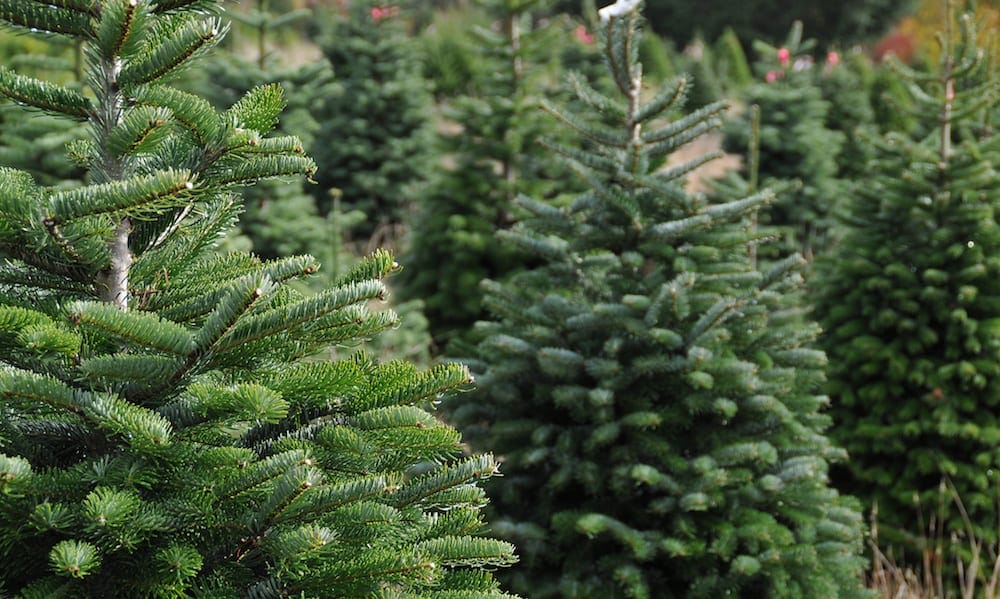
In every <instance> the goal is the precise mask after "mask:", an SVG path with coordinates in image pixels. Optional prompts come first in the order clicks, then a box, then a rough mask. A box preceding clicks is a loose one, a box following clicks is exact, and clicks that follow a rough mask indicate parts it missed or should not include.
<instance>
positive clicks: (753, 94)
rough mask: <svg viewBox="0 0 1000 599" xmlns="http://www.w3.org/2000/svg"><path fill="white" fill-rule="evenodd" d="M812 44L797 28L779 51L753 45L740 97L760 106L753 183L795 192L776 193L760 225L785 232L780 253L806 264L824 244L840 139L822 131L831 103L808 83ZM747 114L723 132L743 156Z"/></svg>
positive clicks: (836, 185) (835, 193)
mask: <svg viewBox="0 0 1000 599" xmlns="http://www.w3.org/2000/svg"><path fill="white" fill-rule="evenodd" d="M814 45H815V43H814V42H813V41H812V40H805V41H803V40H802V25H801V23H797V24H796V25H795V26H794V27H793V28H792V30H791V32H790V33H789V35H788V38H787V39H786V40H785V44H784V45H783V46H782V47H780V48H777V47H774V46H770V45H768V44H765V43H764V42H757V43H756V44H755V46H756V49H757V53H758V56H759V60H758V62H757V63H756V64H755V65H754V67H755V70H756V72H757V75H758V77H759V78H760V79H759V80H758V82H757V83H756V84H755V85H751V86H749V87H747V88H746V89H745V91H744V93H743V95H742V97H741V100H742V101H743V103H744V104H745V105H747V106H751V105H757V106H759V107H760V114H761V124H760V178H761V179H760V180H761V183H762V184H763V185H765V186H775V185H780V184H781V183H782V182H784V183H786V184H787V183H788V182H792V181H797V182H798V185H797V188H796V189H795V190H794V191H791V192H789V193H785V194H782V196H781V197H780V198H779V199H778V201H777V203H776V204H775V205H774V206H771V207H770V208H768V210H766V211H764V212H762V213H761V221H762V222H765V223H770V224H771V225H773V226H775V227H779V228H782V229H784V230H785V231H786V235H785V236H786V240H785V243H784V246H785V248H784V251H785V253H791V252H800V253H802V254H803V255H804V256H805V257H806V259H809V260H811V259H812V257H813V256H814V255H816V254H817V253H819V252H822V251H823V249H824V248H825V247H826V245H827V243H828V241H829V240H828V234H829V229H830V225H831V217H830V214H831V210H832V209H833V206H834V202H836V200H837V197H838V196H839V194H840V191H841V189H840V187H841V186H840V182H839V181H838V180H837V178H836V177H837V172H838V166H837V159H838V156H839V155H840V151H841V146H842V145H843V143H844V136H843V134H842V133H840V132H837V131H832V130H830V129H827V128H826V119H827V114H828V112H829V110H830V105H829V103H828V102H826V101H825V100H824V99H823V96H822V92H821V90H820V88H819V87H818V86H817V85H816V82H815V73H814V66H813V62H812V57H811V56H810V55H809V54H808V52H809V51H810V50H811V49H812V48H813V47H814ZM750 129H751V127H750V116H749V111H746V112H745V113H744V114H743V115H741V116H740V117H739V118H738V119H736V120H732V121H730V123H729V125H728V126H727V128H726V141H725V146H726V149H727V150H729V151H732V152H742V151H743V150H744V149H745V148H746V147H747V144H748V142H749V138H750Z"/></svg>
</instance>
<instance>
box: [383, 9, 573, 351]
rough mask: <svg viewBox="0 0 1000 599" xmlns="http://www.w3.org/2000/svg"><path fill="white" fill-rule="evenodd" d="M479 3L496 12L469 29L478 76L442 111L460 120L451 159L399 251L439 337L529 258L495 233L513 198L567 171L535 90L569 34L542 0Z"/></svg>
mask: <svg viewBox="0 0 1000 599" xmlns="http://www.w3.org/2000/svg"><path fill="white" fill-rule="evenodd" d="M480 4H481V6H482V8H483V9H485V11H486V13H487V14H488V15H489V17H490V19H491V20H492V21H493V23H492V25H493V26H492V27H481V28H477V29H476V30H475V32H474V35H475V38H476V39H477V40H478V48H477V49H476V54H477V57H478V61H479V63H480V65H479V66H478V67H477V69H476V72H478V73H481V74H482V77H481V78H480V79H479V80H478V81H475V82H473V86H474V87H473V89H472V90H471V91H470V93H468V94H466V95H463V96H461V97H459V98H456V99H454V100H453V101H452V102H451V104H450V108H449V109H448V110H447V111H446V116H447V117H448V118H449V119H450V120H452V121H454V122H455V123H456V124H457V125H458V126H459V130H458V131H456V132H455V133H454V134H450V135H447V136H446V137H445V139H444V143H443V146H444V150H445V152H446V153H447V155H449V156H450V157H451V159H452V160H453V161H454V164H453V165H449V166H446V168H444V169H442V170H441V171H440V172H439V173H438V174H437V175H436V176H435V177H434V178H433V179H432V181H431V182H430V184H429V185H428V187H427V188H426V189H425V190H424V191H423V193H422V195H421V200H420V206H419V207H418V209H417V212H416V215H415V220H414V223H413V228H412V234H411V238H410V249H409V251H408V253H407V254H406V256H405V257H404V260H403V262H404V264H405V268H404V270H403V276H402V280H403V283H404V285H403V289H402V291H403V293H404V294H406V295H407V296H408V297H419V298H423V299H424V301H425V303H426V314H427V318H428V320H429V321H430V325H431V333H432V334H433V335H434V337H435V338H436V339H437V340H438V341H439V343H441V344H442V345H444V344H446V343H447V342H449V341H450V340H452V339H453V338H454V337H456V336H458V335H461V334H463V333H467V332H468V329H469V328H470V327H471V326H472V324H473V323H474V322H475V321H476V320H478V319H479V318H481V317H483V316H485V313H484V311H483V309H482V291H481V289H480V287H479V282H480V281H482V280H483V279H484V278H503V277H504V276H506V275H507V274H508V273H510V272H513V271H515V270H519V269H520V268H523V267H524V265H525V263H526V260H528V257H527V256H526V255H525V254H524V253H523V252H520V251H518V250H517V249H516V248H511V247H501V246H499V245H498V244H496V243H495V242H494V234H495V232H496V231H497V230H499V229H506V228H508V227H510V225H511V224H512V222H513V210H514V207H513V199H514V198H515V197H517V195H518V194H519V193H533V194H539V195H542V196H546V195H550V194H554V193H557V191H556V185H555V184H554V183H553V180H558V178H559V177H561V176H563V175H564V171H563V170H562V169H561V166H560V165H558V164H556V163H555V161H554V160H553V159H552V158H551V156H550V154H549V153H548V152H547V151H546V150H545V149H544V148H542V147H541V146H539V145H538V143H537V142H538V139H539V137H541V136H542V135H543V133H544V132H546V131H547V130H551V126H550V124H549V123H548V122H547V121H545V120H543V119H542V115H541V111H540V110H539V108H538V101H539V96H538V91H539V89H542V88H543V87H544V86H545V85H546V84H545V77H546V75H551V73H550V69H547V68H546V62H547V61H549V60H551V57H552V56H553V55H554V54H555V52H554V51H553V48H558V47H559V45H560V44H561V43H565V42H560V41H559V40H558V39H557V38H558V37H567V38H568V37H569V36H571V35H573V34H571V33H570V32H569V31H563V30H562V28H561V27H559V26H558V25H559V24H558V23H556V24H553V25H551V26H549V27H546V28H540V27H537V26H535V25H534V23H535V19H534V18H533V10H534V9H538V8H539V6H540V5H542V4H545V2H541V1H539V0H528V1H523V0H481V1H480ZM570 41H571V44H573V45H579V46H585V45H586V43H585V42H584V41H581V40H570ZM581 51H585V50H582V49H581ZM549 87H551V85H550V86H549Z"/></svg>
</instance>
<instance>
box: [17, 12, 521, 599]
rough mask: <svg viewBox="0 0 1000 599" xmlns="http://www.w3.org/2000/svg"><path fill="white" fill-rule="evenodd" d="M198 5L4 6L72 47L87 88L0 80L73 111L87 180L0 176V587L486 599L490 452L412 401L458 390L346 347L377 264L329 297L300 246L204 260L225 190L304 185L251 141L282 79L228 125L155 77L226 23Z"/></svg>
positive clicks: (363, 333)
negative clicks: (80, 126) (82, 58)
mask: <svg viewBox="0 0 1000 599" xmlns="http://www.w3.org/2000/svg"><path fill="white" fill-rule="evenodd" d="M215 8H216V5H215V4H214V3H211V2H204V1H199V2H188V1H185V0H180V1H171V0H163V1H161V2H158V3H150V2H147V1H144V0H108V1H105V2H100V3H96V2H90V1H76V0H69V1H67V2H61V3H60V4H59V6H44V7H40V5H38V4H37V3H34V2H29V1H24V2H22V1H20V0H12V1H11V2H7V3H6V4H4V5H3V6H2V7H0V19H2V20H3V21H4V22H5V23H6V24H8V25H11V26H17V27H21V28H23V29H24V30H26V31H31V32H34V33H43V34H45V35H56V34H58V35H64V36H67V37H71V38H75V39H77V40H80V41H82V42H83V43H84V44H85V47H86V52H85V55H86V69H85V73H86V77H85V80H84V84H85V88H86V89H87V94H84V93H82V92H81V91H79V90H78V89H76V88H73V87H70V86H64V85H60V84H57V83H53V82H47V81H42V80H39V79H35V78H33V77H29V76H26V75H23V74H17V73H15V72H13V71H11V70H10V69H8V68H0V92H2V93H3V94H4V95H6V96H8V97H11V98H13V99H16V100H17V101H19V102H22V103H25V104H28V105H31V106H34V107H36V108H41V109H44V110H47V111H50V112H54V113H57V114H60V115H62V116H64V117H66V118H70V119H75V120H79V121H82V122H85V123H86V124H87V125H88V126H89V127H90V129H91V142H92V143H91V144H90V145H89V146H87V147H86V148H78V153H81V154H84V152H85V151H86V153H85V154H84V157H85V158H87V159H88V164H89V167H90V168H89V171H88V179H89V180H88V182H87V185H85V186H82V187H76V188H73V189H69V190H64V189H60V188H58V187H43V186H39V185H37V184H36V183H35V182H34V181H33V180H32V178H31V177H30V175H29V174H27V173H25V172H23V171H18V170H14V169H9V168H3V169H0V255H2V256H3V258H4V262H3V265H2V266H0V322H2V326H0V348H2V351H0V356H2V359H0V559H2V560H3V563H4V567H3V568H2V569H0V593H4V594H7V593H9V594H15V595H17V596H19V597H24V598H26V599H35V598H37V599H42V598H50V597H93V598H98V597H188V596H197V597H213V598H220V599H221V598H231V597H287V596H308V597H366V596H385V595H386V594H393V595H405V596H409V597H438V598H440V597H456V596H459V597H463V596H476V597H504V596H506V595H504V594H502V593H501V592H500V591H499V590H497V585H496V583H495V582H494V581H493V579H492V575H491V574H490V573H489V572H488V571H487V570H486V569H484V567H489V568H493V567H496V566H502V565H507V564H509V563H511V562H512V561H513V560H514V558H513V555H512V547H511V546H510V545H508V544H506V543H502V542H499V541H494V540H491V539H488V538H483V537H481V536H478V535H479V532H480V530H481V528H482V525H483V523H482V519H481V516H480V508H481V507H482V505H483V504H484V503H485V497H484V494H483V491H482V490H481V489H480V488H479V487H478V485H477V481H478V480H479V479H481V478H485V477H489V476H491V475H492V474H494V472H495V469H496V465H495V463H494V462H493V460H492V458H491V457H490V456H479V457H466V458H461V459H455V456H456V455H457V454H458V453H459V452H460V444H459V436H458V433H457V432H456V431H454V429H451V428H450V427H448V426H445V425H442V424H440V423H439V422H437V421H436V420H435V418H434V417H433V416H432V415H431V414H429V413H428V412H427V411H425V410H424V409H423V408H422V406H424V405H426V404H427V402H428V401H429V400H432V399H434V398H436V397H437V396H438V395H439V394H440V393H443V392H446V391H448V390H450V389H455V388H457V387H460V386H463V385H467V384H468V383H469V382H470V377H469V374H468V372H467V371H466V370H465V369H464V368H462V367H460V366H457V365H450V366H442V367H439V368H436V369H434V370H431V371H428V372H418V371H417V370H416V369H415V368H414V367H413V366H411V365H409V364H407V363H403V362H391V363H384V364H380V363H378V362H377V361H376V360H375V359H374V358H372V357H370V356H366V355H365V354H363V353H359V354H356V355H354V356H352V357H350V358H348V359H344V360H339V361H334V362H328V361H321V360H317V359H315V357H316V356H317V355H318V354H321V352H324V351H326V349H327V348H328V347H330V346H331V345H333V344H342V343H351V342H356V341H358V340H361V339H364V338H366V337H368V336H370V335H372V334H374V333H376V332H378V331H379V330H382V329H384V328H386V327H388V326H391V325H393V324H394V323H395V321H396V317H395V315H394V314H392V313H391V312H380V313H373V312H370V311H369V310H368V308H367V306H368V304H369V302H371V301H373V300H378V299H380V298H384V296H385V293H386V290H385V287H384V285H383V283H382V278H383V277H384V276H386V275H387V274H388V273H389V272H391V271H392V270H393V269H394V268H395V263H394V261H393V258H392V256H391V255H390V254H388V253H387V252H384V251H379V252H376V253H374V254H373V255H371V256H370V257H369V258H367V259H366V260H363V261H361V262H360V263H358V264H357V265H356V266H354V267H353V268H352V269H350V270H349V271H347V272H345V273H344V274H343V276H342V277H341V278H340V279H339V280H338V281H337V282H336V283H335V284H334V285H332V286H331V287H330V288H329V289H327V290H326V291H324V292H322V293H319V294H317V295H315V296H313V297H309V298H303V297H301V296H300V295H299V294H297V293H296V292H295V291H294V289H293V288H292V287H291V286H290V285H289V282H290V281H293V280H295V279H300V278H303V277H306V276H308V275H310V274H311V273H313V272H315V270H316V269H317V267H318V265H317V264H316V263H315V261H314V260H313V259H312V258H311V257H308V256H302V257H295V258H285V259H281V260H276V261H271V262H261V261H260V260H258V259H257V258H255V257H252V256H250V255H247V254H240V253H233V254H229V255H226V256H220V255H218V254H217V253H216V252H215V250H214V249H213V246H214V244H215V241H216V240H217V239H218V238H219V236H220V235H221V234H223V233H224V232H225V231H226V230H227V229H228V228H229V227H230V226H231V224H232V223H233V222H234V220H235V218H236V216H237V214H238V212H239V205H240V204H239V202H238V199H237V198H236V197H235V196H234V195H233V190H234V189H236V188H237V187H239V186H242V185H246V184H248V183H250V182H252V181H256V180H260V179H267V178H271V177H275V176H289V175H295V174H298V175H302V174H306V175H311V174H313V172H314V169H315V166H314V163H313V162H312V160H311V159H309V158H308V157H306V156H305V155H304V154H303V152H302V144H301V141H300V140H299V139H297V138H294V137H290V136H280V135H279V136H268V135H267V134H268V132H269V131H271V130H272V129H273V127H274V126H275V124H276V122H277V120H278V114H279V113H280V111H281V109H282V107H283V105H284V100H283V97H282V93H281V91H280V88H278V87H277V86H274V85H266V86H261V87H257V88H254V89H252V90H251V91H249V92H248V93H247V94H246V95H244V96H243V97H242V98H241V99H240V100H239V101H237V102H236V103H235V104H234V105H233V106H231V107H230V108H229V109H228V110H226V111H224V112H221V113H220V112H217V111H216V110H215V109H213V108H212V107H211V106H210V105H209V103H208V102H207V101H205V100H204V99H202V98H200V97H198V96H195V95H192V94H188V93H185V92H182V91H179V90H178V89H175V88H173V87H170V86H168V85H167V81H168V80H169V79H168V77H169V76H171V75H173V74H174V73H176V71H177V70H178V68H180V67H183V66H185V65H187V64H189V63H190V62H191V61H192V60H194V59H195V58H197V57H198V56H200V55H201V54H203V53H204V52H205V51H206V50H207V49H209V48H211V47H212V46H214V45H215V44H216V43H217V42H218V40H219V39H220V37H221V36H222V34H223V32H224V28H223V27H221V25H220V22H219V20H218V19H216V18H214V17H213V16H212V15H211V12H212V11H213V9H215Z"/></svg>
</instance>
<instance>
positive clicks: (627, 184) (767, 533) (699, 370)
mask: <svg viewBox="0 0 1000 599" xmlns="http://www.w3.org/2000/svg"><path fill="white" fill-rule="evenodd" d="M638 21H639V16H638V14H637V12H636V11H635V10H634V9H633V10H632V11H629V12H626V13H625V14H623V15H620V16H615V17H612V18H609V19H607V20H606V21H605V22H604V23H603V24H602V32H601V35H600V39H601V41H600V47H601V49H602V51H603V53H604V55H605V57H606V59H607V61H608V65H609V71H610V73H611V75H612V79H613V80H614V82H615V83H614V85H615V87H616V91H615V93H614V95H613V96H607V95H603V94H601V93H600V92H598V91H596V90H594V89H592V88H590V87H588V86H587V85H586V84H585V83H583V82H578V88H579V90H580V92H581V93H580V94H579V96H578V102H579V105H581V106H586V108H584V109H583V110H581V111H580V112H579V113H575V112H572V111H571V110H570V109H564V108H558V107H555V106H551V105H547V110H548V111H549V112H551V113H552V114H554V115H555V116H556V117H557V118H558V119H559V120H560V121H562V122H563V123H564V124H565V125H567V128H571V129H572V130H574V131H575V133H576V134H577V135H579V137H580V138H582V139H583V140H585V141H584V143H583V144H582V147H579V146H580V144H576V145H568V144H567V145H560V144H555V145H553V146H552V147H553V149H554V150H555V151H557V152H558V153H560V154H561V155H563V156H564V157H565V158H566V160H567V162H568V164H569V165H570V166H571V167H572V168H573V170H574V172H575V173H576V174H577V175H578V176H579V177H580V178H581V179H583V180H584V181H586V182H587V184H588V189H587V190H586V191H584V192H582V193H580V194H578V195H576V196H575V198H574V199H573V200H572V202H571V203H569V204H567V205H560V204H552V203H547V202H542V201H537V200H532V199H529V198H527V197H526V196H521V199H520V200H519V202H518V205H519V207H520V208H521V209H522V210H524V211H525V214H526V215H527V217H526V218H525V219H524V220H522V221H521V222H519V223H518V224H517V225H516V226H515V227H514V228H512V229H509V230H506V231H502V232H501V234H500V236H501V238H502V240H504V241H506V242H509V243H512V244H514V245H516V246H518V247H520V248H523V249H524V250H526V251H529V252H531V253H532V254H533V255H534V256H535V259H536V260H537V264H538V265H537V266H536V267H534V268H531V269H528V270H526V271H524V272H520V273H517V274H515V275H513V276H512V277H511V279H510V280H509V281H508V282H496V281H489V282H487V283H486V290H487V293H486V296H485V302H486V304H487V306H488V307H489V309H490V311H491V312H492V314H493V320H492V321H489V322H483V323H481V324H479V325H478V331H479V333H480V334H481V335H482V336H483V341H482V342H480V343H479V345H478V347H477V348H476V349H477V351H476V355H475V356H474V360H473V361H472V362H471V363H472V366H473V370H475V371H477V372H479V373H481V374H479V375H477V378H478V380H479V383H480V391H477V392H475V393H473V394H470V395H469V396H467V397H463V398H461V400H458V399H456V400H455V401H452V402H450V404H449V405H450V407H451V408H452V410H453V412H452V414H453V419H454V421H455V422H457V423H460V424H461V426H463V427H464V428H465V430H466V432H467V434H468V436H469V439H470V442H471V443H472V444H473V445H474V446H475V447H493V448H495V449H496V451H497V453H498V454H499V455H503V456H504V457H505V461H504V464H503V472H504V475H505V479H504V485H503V486H500V487H496V493H495V497H494V506H495V510H496V514H497V516H496V517H495V518H493V519H492V521H493V528H494V530H496V531H497V532H498V533H500V534H502V535H505V536H506V537H507V538H510V539H512V540H516V542H517V543H518V544H519V547H520V548H521V551H522V554H523V556H524V564H523V566H522V567H521V568H520V569H517V570H512V571H511V572H510V574H509V577H510V581H511V585H512V588H514V589H515V590H520V589H523V590H524V591H525V592H526V593H527V592H530V593H531V595H532V596H534V597H579V598H590V597H593V598H598V597H601V598H605V597H683V598H697V597H705V598H709V597H711V598H717V597H726V596H733V597H748V598H749V597H789V598H791V597H858V596H865V593H864V590H863V589H862V588H861V581H860V570H861V568H862V566H863V564H862V560H861V559H860V555H859V554H860V551H861V517H860V514H859V513H858V512H857V510H856V509H855V507H854V502H853V501H850V500H847V499H845V498H843V497H840V496H838V494H837V492H836V491H835V490H833V489H832V488H830V486H829V485H828V481H827V476H826V472H827V467H828V463H829V461H831V460H840V459H843V457H844V454H843V452H842V451H840V450H839V449H837V448H835V447H833V446H832V445H831V444H830V442H829V441H828V440H827V438H826V437H825V436H824V434H823V431H824V429H825V428H826V427H827V426H828V425H829V419H828V418H827V417H826V416H825V415H823V414H822V413H821V410H822V408H823V407H824V405H825V403H826V399H825V398H824V397H823V396H822V395H820V386H821V384H822V383H823V380H824V373H823V368H824V366H825V364H826V357H825V355H824V354H823V353H822V352H819V351H817V350H814V349H812V348H811V347H810V344H811V342H812V341H813V339H814V337H815V336H816V334H817V332H818V329H817V327H816V326H815V325H814V324H813V323H810V322H809V321H808V320H807V319H806V317H805V310H804V309H803V308H802V307H801V304H800V303H799V302H800V301H801V298H800V293H801V284H802V279H801V276H800V275H799V274H797V270H798V268H799V267H800V266H801V258H799V257H798V256H793V257H791V258H789V259H786V260H784V261H782V262H780V263H778V264H776V265H774V266H773V267H772V268H769V269H768V270H766V271H764V272H760V271H757V270H755V269H754V268H753V267H752V266H751V262H750V258H749V245H750V242H751V241H752V238H751V236H750V235H749V234H748V233H747V226H746V225H747V220H748V219H749V218H750V216H751V214H752V213H753V212H754V211H756V210H758V209H760V208H761V207H762V206H764V205H765V204H767V203H768V202H770V201H771V200H772V199H773V196H772V194H770V193H769V192H764V193H760V194H756V195H753V196H750V197H746V198H741V199H739V200H735V201H732V202H726V203H712V202H709V201H708V200H707V199H706V197H705V196H703V195H699V194H691V193H688V192H686V191H685V190H684V176H685V174H686V173H687V172H688V170H689V169H690V168H691V167H692V166H694V165H696V164H701V163H703V162H704V161H705V160H704V159H703V158H695V159H693V160H692V161H691V162H690V163H688V164H685V165H681V166H679V167H677V168H672V169H668V170H660V169H659V165H660V164H661V163H662V162H663V161H664V156H665V155H667V154H670V153H672V152H673V151H674V150H676V149H677V148H679V147H680V146H682V145H684V144H685V143H687V142H688V141H690V140H692V139H696V138H697V137H698V136H700V135H703V134H705V133H706V132H708V131H710V130H712V129H715V128H717V127H718V126H719V124H720V123H719V118H720V115H721V113H722V111H723V110H724V107H723V106H722V105H720V104H714V105H711V106H708V107H706V108H704V109H702V110H700V111H696V112H694V113H692V114H691V115H689V116H686V117H683V118H680V119H671V118H669V115H672V114H675V113H676V111H677V110H678V108H677V104H678V103H680V102H682V101H683V100H682V98H683V96H684V91H685V88H686V86H687V81H686V80H685V79H680V80H677V81H674V82H673V83H672V84H671V85H668V86H664V87H663V88H662V89H660V90H658V91H656V93H655V94H653V95H652V96H651V97H648V98H643V99H642V101H636V99H638V98H639V96H640V91H641V90H643V81H642V76H641V67H640V65H638V64H637V62H636V57H637V54H638V51H637V50H638V46H639V44H637V43H636V34H637V27H638ZM597 113H602V114H603V115H605V116H606V117H607V119H606V120H605V119H601V118H598V117H596V116H595V115H596V114H597ZM612 116H613V117H614V119H613V120H612Z"/></svg>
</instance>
